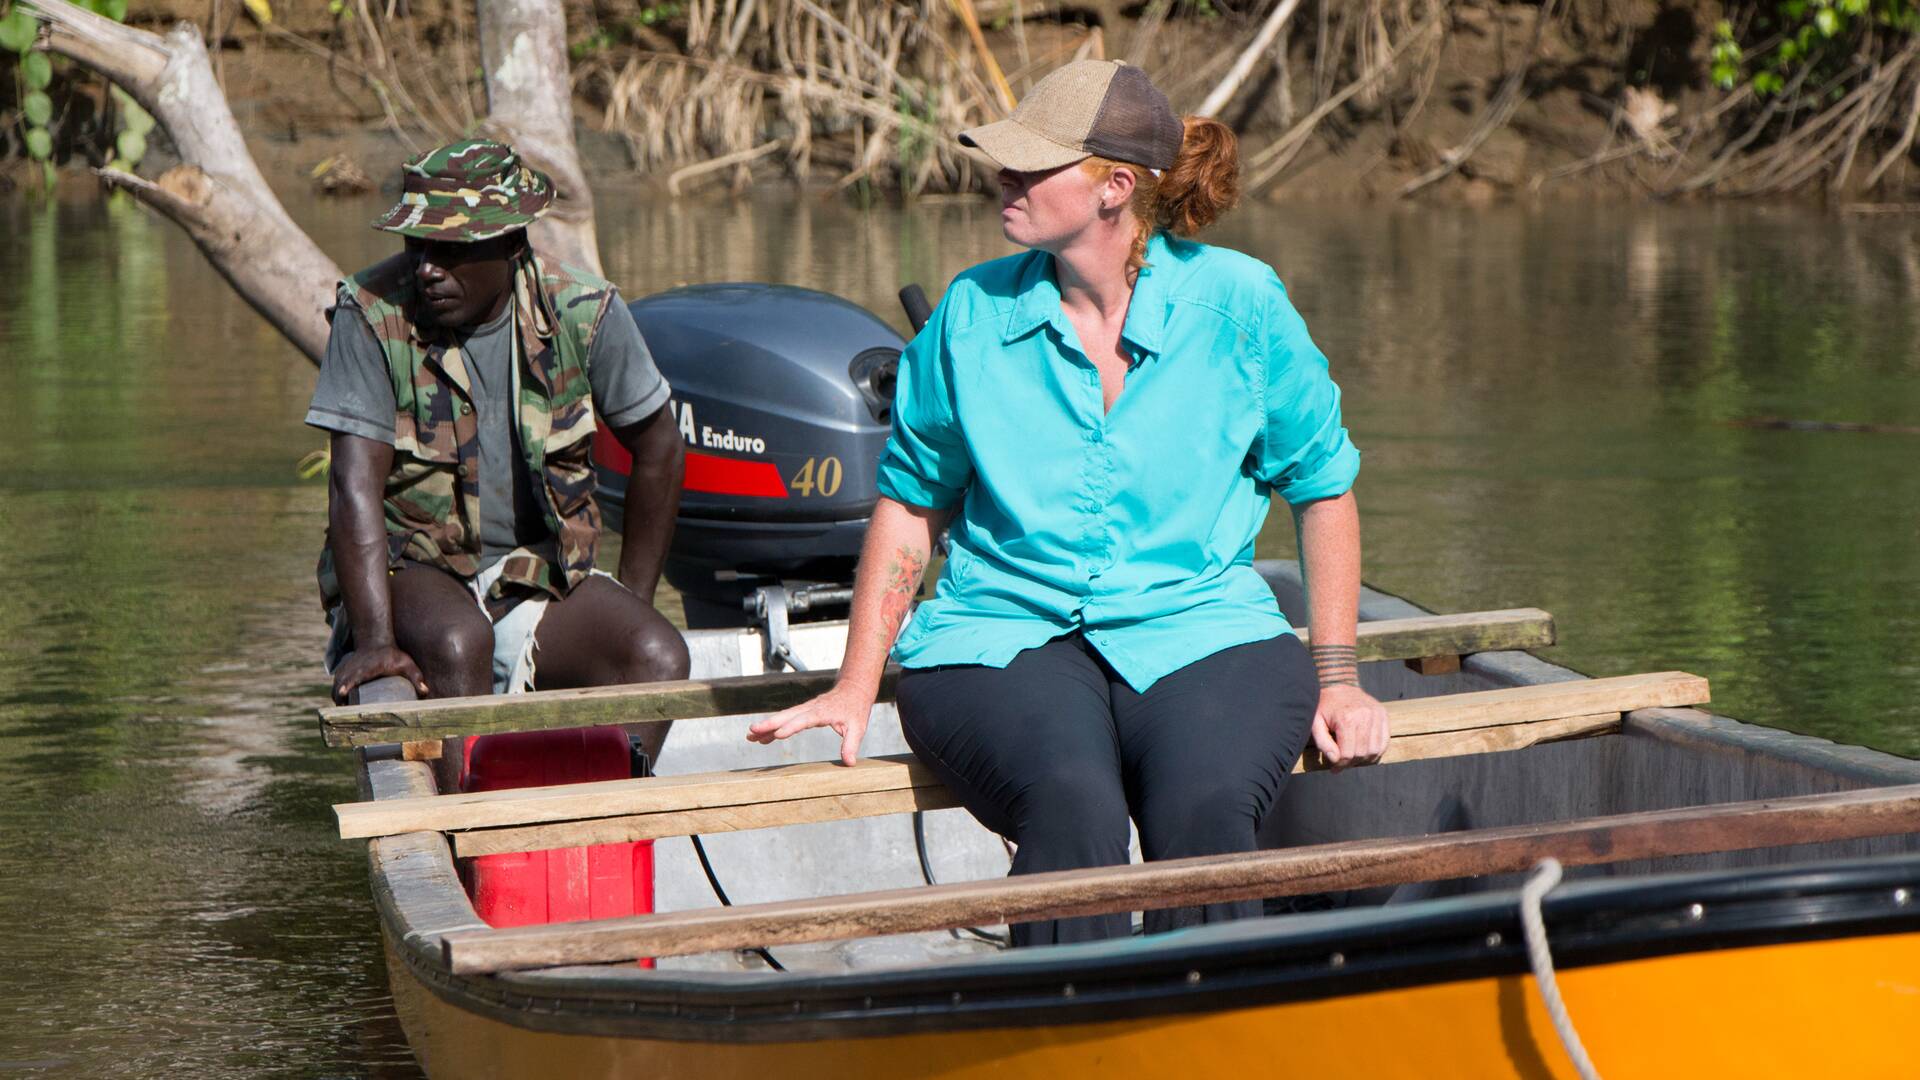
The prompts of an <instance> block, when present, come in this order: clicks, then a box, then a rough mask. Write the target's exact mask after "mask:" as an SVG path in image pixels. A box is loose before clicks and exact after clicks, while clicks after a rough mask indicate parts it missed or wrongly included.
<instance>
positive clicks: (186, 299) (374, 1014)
mask: <svg viewBox="0 0 1920 1080" xmlns="http://www.w3.org/2000/svg"><path fill="white" fill-rule="evenodd" d="M377 209H379V207H378V205H377V204H376V203H374V202H371V201H368V202H332V203H326V204H322V205H310V204H309V205H305V206H304V207H303V208H302V209H301V210H300V211H299V213H298V216H300V217H301V218H302V222H303V224H304V225H306V226H307V227H308V229H309V231H310V232H312V234H313V235H314V236H315V238H316V239H317V240H318V241H319V242H320V244H321V245H322V246H323V247H324V248H325V249H326V250H327V251H328V252H329V253H330V254H332V255H333V256H334V258H335V259H336V260H338V261H339V262H340V264H341V265H342V266H347V267H353V266H359V265H362V264H364V263H367V262H370V261H372V260H373V259H374V258H376V257H378V256H380V255H382V254H385V253H386V252H387V251H389V250H391V249H392V244H391V240H390V238H387V237H385V236H383V235H380V234H376V233H373V232H371V231H369V230H367V229H366V228H365V223H366V222H367V221H368V220H369V219H370V218H371V217H372V216H373V214H374V213H375V211H376V210H377ZM0 221H3V222H4V229H0V237H4V239H0V282H4V283H5V286H6V292H7V296H6V297H5V298H3V299H0V377H4V380H5V385H6V391H5V392H4V393H0V790H4V792H5V795H4V797H0V1075H12V1074H20V1075H71V1076H88V1077H93V1076H130V1077H162V1076H166V1077H172V1076H196V1077H216V1076H251V1075H259V1074H266V1073H271V1074H283V1073H290V1074H295V1075H316V1076H409V1075H413V1069H412V1064H411V1059H410V1057H409V1055H408V1053H407V1050H406V1047H405V1044H404V1042H403V1041H402V1039H401V1035H400V1031H399V1028H398V1025H397V1024H396V1022H395V1021H394V1019H393V1017H392V1010H391V1006H390V1002H389V1000H388V998H387V993H386V983H385V974H384V970H383V967H382V962H381V958H380V952H379V948H378V942H377V936H376V927H375V922H374V918H373V915H372V912H371V908H370V905H369V903H368V896H367V891H366V880H365V863H364V856H363V853H362V848H361V845H359V844H357V843H342V842H340V841H337V840H335V839H333V838H332V829H331V822H332V815H331V814H330V812H329V810H328V807H329V805H330V804H332V803H335V802H339V801H344V800H348V799H351V798H353V797H354V788H353V780H352V776H351V774H350V771H349V767H348V762H347V759H346V758H345V757H343V756H340V755H338V754H336V753H334V752H331V751H327V750H324V749H323V748H321V746H320V745H319V740H318V738H317V736H316V734H315V728H314V724H313V719H312V712H311V710H312V708H313V706H314V705H316V704H317V703H319V702H320V701H321V698H322V694H323V692H324V680H323V676H322V675H321V672H320V670H319V665H318V661H317V652H318V648H319V644H320V641H321V626H320V622H319V612H318V610H317V608H316V605H315V602H314V600H313V597H312V574H311V571H312V563H313V557H314V554H315V552H316V550H317V545H318V544H319V542H320V533H321V527H322V520H323V516H324V509H325V496H324V490H323V486H322V484H321V483H320V482H319V481H316V480H303V479H301V478H300V477H299V476H298V475H297V471H296V467H295V465H296V462H297V461H298V459H299V458H300V457H301V456H302V455H304V454H306V453H307V452H309V451H312V450H314V449H317V448H319V447H320V446H321V445H322V442H323V440H322V439H321V438H320V437H319V436H318V435H316V434H315V433H314V432H312V431H309V430H307V429H305V428H303V427H302V426H301V424H300V422H299V421H300V416H301V414H302V412H303V411H304V406H305V402H306V399H307V396H308V394H309V393H310V391H311V389H312V382H313V373H312V369H311V368H309V367H308V365H307V364H306V362H305V361H304V360H303V359H301V358H300V357H299V356H298V355H297V354H296V353H295V352H294V351H293V350H292V349H291V348H290V347H289V346H287V345H286V344H285V343H283V342H282V341H281V340H280V339H279V338H278V337H277V336H276V335H275V334H274V333H273V332H272V331H271V330H269V329H268V328H267V327H266V326H265V324H264V323H262V322H261V321H260V320H259V319H258V318H257V317H255V316H254V315H253V314H252V312H251V311H250V310H249V309H248V308H246V307H245V305H244V304H242V303H241V302H240V301H239V300H238V299H237V298H236V297H235V296H234V295H233V294H232V293H231V292H230V291H229V290H228V288H227V287H226V285H225V284H224V283H223V282H222V281H221V280H220V278H219V277H218V276H217V275H216V274H215V273H214V272H213V271H212V270H211V269H210V268H209V267H208V265H207V264H206V263H205V262H204V261H203V260H202V259H201V257H200V256H199V255H198V253H197V252H196V251H195V250H194V249H193V247H192V245H191V244H190V243H188V242H187V241H186V240H185V239H184V237H183V236H182V235H181V234H180V233H179V232H178V231H177V230H175V229H173V228H172V227H171V226H169V225H167V224H166V223H164V222H162V221H159V220H157V219H155V218H153V217H151V216H149V215H147V214H145V213H143V212H141V211H140V210H138V209H137V208H135V207H133V206H130V205H119V204H112V205H109V204H102V203H96V202H88V203H85V204H80V205H56V206H48V205H44V204H34V203H28V202H16V203H14V204H12V205H9V206H5V207H0ZM601 237H602V248H603V250H604V251H605V252H606V253H607V265H608V270H609V272H610V274H611V276H612V277H613V278H614V279H615V280H616V281H618V282H619V283H620V284H621V285H622V286H623V288H624V289H625V290H626V291H627V292H628V293H629V294H630V295H639V294H642V293H645V292H650V291H655V290H659V289H663V288H667V287H671V286H673V285H676V284H683V283H690V282H702V281H721V280H765V281H780V282H789V283H794V284H803V285H811V286H815V287H818V288H823V289H827V290H830V291H834V292H838V293H840V294H842V295H845V296H848V297H850V298H852V299H854V300H856V301H858V302H860V303H862V304H865V305H866V306H868V307H869V308H871V309H872V310H874V311H876V312H879V313H880V314H882V315H883V316H884V317H886V318H887V319H889V320H890V321H892V322H893V323H895V324H896V325H904V320H903V319H902V317H901V316H900V314H899V312H898V309H897V306H896V304H895V302H894V300H893V298H892V297H893V293H894V291H895V290H896V289H897V288H898V287H899V286H900V285H901V284H904V283H906V282H908V281H919V282H923V283H926V284H927V285H928V286H929V287H930V288H929V292H935V293H937V288H938V286H940V285H943V284H944V283H945V281H946V280H947V279H948V278H950V277H951V276H952V275H953V274H954V273H955V272H957V271H959V270H960V269H962V268H964V267H965V266H968V265H970V264H972V263H974V262H977V261H980V260H982V259H985V258H990V257H993V256H996V255H999V254H1002V253H1004V252H1005V251H1006V250H1007V249H1006V247H1005V245H1004V243H1003V242H1002V241H1001V239H1000V237H999V234H998V227H997V218H996V215H995V213H994V212H993V209H992V208H991V207H990V206H988V205H987V204H984V203H977V202H964V203H953V202H948V203H940V204H935V205H922V206H919V207H916V208H913V209H911V210H907V211H900V210H892V209H882V210H874V211H868V212H860V211H856V210H853V209H849V208H847V207H845V206H842V205H838V204H833V203H822V202H819V201H814V200H801V201H795V200H791V199H785V198H781V199H770V200H760V201H746V202H740V203H730V204H719V203H709V204H699V203H693V204H684V203H683V204H666V203H661V202H655V201H651V200H648V199H645V198H641V197H631V196H628V197H623V196H618V195H612V194H609V195H605V196H603V197H602V206H601ZM1213 239H1214V240H1215V241H1216V242H1219V243H1225V244H1229V245H1232V246H1236V247H1239V248H1242V249H1244V250H1247V251H1249V252H1252V253H1254V254H1256V255H1258V256H1259V257H1261V258H1263V259H1265V260H1267V261H1269V262H1271V263H1273V264H1274V265H1275V266H1276V267H1277V268H1278V269H1279V270H1280V273H1281V276H1282V277H1283V278H1284V279H1285V280H1286V281H1287V282H1288V284H1289V287H1290V290H1291V292H1292V295H1293V298H1294V302H1295V304H1296V306H1298V307H1299V308H1300V310H1301V311H1302V313H1303V314H1304V315H1305V316H1306V318H1307V321H1308V325H1309V326H1310V327H1311V328H1312V330H1313V332H1314V335H1315V337H1316V339H1317V340H1318V341H1319V342H1320V344H1321V346H1322V347H1323V348H1324V349H1325V351H1326V352H1327V353H1328V355H1329V356H1330V357H1331V358H1332V363H1333V368H1334V372H1335V376H1336V377H1337V378H1338V379H1339V380H1340V382H1341V383H1342V385H1343V387H1344V390H1345V395H1346V397H1345V401H1346V407H1347V421H1348V424H1349V426H1350V428H1351V429H1352V431H1353V433H1354V437H1355V440H1356V441H1357V442H1358V443H1359V444H1360V445H1361V446H1362V448H1363V449H1364V451H1365V466H1364V468H1363V471H1362V474H1361V480H1360V484H1359V497H1360V500H1361V507H1362V512H1363V515H1364V528H1365V533H1366V548H1367V551H1366V563H1367V570H1366V576H1367V579H1368V580H1369V582H1371V583H1372V584H1374V585H1375V586H1377V587H1380V588H1384V589H1386V590H1389V591H1392V592H1396V593H1399V594H1402V595H1405V596H1407V597H1409V598H1411V599H1414V600H1416V601H1418V602H1420V603H1422V604H1424V605H1426V606H1428V607H1431V608H1434V609H1437V610H1443V611H1444V610H1473V609H1482V608H1498V607H1515V606H1538V607H1543V608H1546V609H1548V610H1550V611H1552V612H1554V614H1555V615H1556V616H1557V618H1558V622H1559V628H1560V637H1561V641H1562V642H1563V644H1562V645H1560V646H1558V647H1556V648H1555V649H1552V650H1550V651H1548V652H1547V653H1546V655H1548V656H1549V657H1551V658H1553V659H1556V660H1558V661H1560V662H1563V663H1567V664H1570V665H1572V666H1574V667H1577V668H1580V669H1581V670H1584V671H1587V672H1589V673H1592V674H1596V675H1598V674H1619V673H1626V672H1630V671H1648V670H1662V669H1668V668H1679V669H1685V670H1689V671H1694V672H1698V673H1700V674H1703V675H1706V676H1708V677H1710V678H1711V679H1712V680H1713V684H1714V694H1715V699H1716V701H1717V703H1718V708H1719V709H1720V710H1721V711H1723V712H1726V713H1729V714H1731V715H1734V716H1738V717H1741V718H1743V719H1747V720H1751V721H1755V722H1759V723H1764V724H1772V725H1777V726H1780V727H1786V728H1791V729H1794V730H1797V731H1804V732H1809V733H1813V734H1817V735H1821V736H1825V737H1828V738H1832V739H1836V740H1841V741H1847V742H1860V743H1865V744H1868V745H1872V746H1876V747H1880V748H1883V749H1886V750H1890V751H1894V752H1897V753H1903V754H1909V755H1915V754H1920V661H1916V655H1920V615H1916V608H1920V558H1916V553H1917V552H1916V542H1917V541H1920V468H1916V465H1917V464H1920V435H1915V434H1900V433H1887V432H1882V433H1859V432H1846V431H1803V430H1777V429H1770V428H1755V427H1750V426H1742V422H1743V421H1749V420H1752V419H1754V418H1759V417H1780V418H1788V419H1794V420H1811V421H1827V422H1845V423H1865V424H1878V425H1895V426H1900V425H1904V426H1908V427H1912V426H1920V315H1917V314H1916V313H1920V217H1904V216H1896V217H1836V216H1829V215H1824V214H1818V213H1814V212H1810V211H1800V210H1779V209H1763V208H1754V207H1701V208H1665V209H1623V208H1606V209H1594V208H1550V209H1543V210H1527V209H1510V210H1491V211H1478V212H1473V211H1455V210H1432V209H1424V208H1347V209H1335V208H1326V207H1311V208H1302V209H1292V208H1272V207H1264V206H1263V207H1257V208H1251V209H1247V210H1244V211H1242V212H1240V214H1239V215H1238V216H1237V217H1235V218H1230V219H1229V221H1228V223H1227V224H1226V225H1225V226H1224V227H1223V228H1222V229H1221V230H1219V232H1218V233H1217V234H1216V235H1215V237H1213ZM1284 518H1285V515H1277V516H1276V519H1275V521H1274V523H1273V524H1272V525H1271V526H1270V527H1269V534H1268V535H1267V536H1265V537H1263V543H1262V551H1261V554H1262V555H1263V556H1288V555H1290V554H1291V552H1292V549H1293V541H1292V538H1291V535H1290V533H1289V531H1288V530H1289V529H1290V525H1289V523H1288V522H1286V521H1285V520H1284ZM669 752H671V749H670V747H669Z"/></svg>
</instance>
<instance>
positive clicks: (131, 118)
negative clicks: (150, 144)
mask: <svg viewBox="0 0 1920 1080" xmlns="http://www.w3.org/2000/svg"><path fill="white" fill-rule="evenodd" d="M120 126H121V128H123V129H125V130H127V131H131V132H133V133H134V134H136V135H145V134H147V133H148V132H150V131H152V130H153V114H152V113H150V112H148V111H147V110H145V109H143V108H141V107H140V103H139V102H137V101H135V100H133V99H132V98H128V99H127V100H126V101H125V102H124V103H122V104H121V106H120Z"/></svg>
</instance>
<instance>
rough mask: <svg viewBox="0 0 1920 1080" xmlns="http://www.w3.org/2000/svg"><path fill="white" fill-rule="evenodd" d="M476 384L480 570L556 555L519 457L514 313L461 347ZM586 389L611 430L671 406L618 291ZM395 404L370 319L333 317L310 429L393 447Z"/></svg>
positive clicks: (355, 313) (344, 313)
mask: <svg viewBox="0 0 1920 1080" xmlns="http://www.w3.org/2000/svg"><path fill="white" fill-rule="evenodd" d="M459 345H460V352H461V356H462V357H463V358H464V359H465V361H466V366H467V373H468V376H469V378H470V379H471V380H472V383H473V405H474V414H475V416H476V417H477V418H478V419H479V422H480V427H479V442H480V565H481V568H482V569H485V568H486V567H489V566H491V565H493V564H494V563H495V562H497V561H499V560H500V559H501V558H502V557H504V556H505V555H507V553H509V552H511V551H512V550H513V549H515V548H517V547H521V546H529V547H533V548H534V549H535V550H542V551H544V553H545V554H547V555H548V556H549V557H551V556H552V555H553V544H554V537H553V536H552V534H551V532H550V531H549V530H548V529H547V523H546V520H545V516H544V515H543V514H542V513H541V510H540V502H539V497H538V496H537V495H536V494H535V488H534V486H533V479H532V477H530V476H528V475H527V467H526V460H525V458H524V457H523V456H522V455H521V452H520V434H519V431H520V429H519V425H517V424H515V423H514V408H513V378H512V375H513V306H512V305H508V307H507V310H506V311H504V312H502V313H501V314H500V317H499V318H497V319H494V320H493V321H492V322H489V323H486V324H485V325H482V326H478V327H475V328H474V329H472V330H470V331H468V332H467V333H466V334H465V335H464V336H462V337H461V338H460V339H459ZM587 381H588V383H589V384H590V385H591V386H592V388H593V405H594V411H595V412H596V413H597V414H599V416H600V417H601V418H602V419H603V420H605V421H606V422H607V423H608V424H609V425H610V426H612V427H621V426H623V425H626V424H631V423H634V422H635V421H638V420H644V419H646V418H647V417H649V416H651V415H653V413H654V412H655V411H656V410H658V409H659V408H660V406H662V405H664V404H666V402H667V394H668V387H667V382H666V380H665V379H664V378H662V377H661V376H660V369H659V368H657V367H655V366H654V363H653V354H652V353H650V352H648V351H647V343H646V341H645V339H643V338H642V337H641V336H640V328H639V327H638V326H636V325H635V324H634V321H633V313H632V312H630V311H628V310H627V305H626V303H625V302H624V301H622V300H621V299H620V297H619V294H618V293H616V294H614V295H613V297H611V298H610V300H609V302H608V306H607V313H606V315H605V316H603V317H602V319H601V320H600V329H599V332H598V333H596V334H595V335H594V338H593V347H592V348H591V349H590V350H588V353H587ZM394 410H395V404H394V399H393V381H392V379H391V377H390V376H389V375H388V374H387V361H386V357H385V356H383V355H382V354H381V351H380V344H379V342H377V341H375V340H374V337H373V329H372V328H371V327H369V326H368V325H367V321H366V317H365V316H364V315H362V314H361V312H360V308H359V307H358V306H357V305H355V304H354V303H353V302H352V301H350V300H347V301H343V302H342V303H341V304H340V307H339V309H338V310H337V311H336V312H335V313H334V320H333V330H332V332H331V333H330V334H329V335H328V337H327V354H326V357H325V358H324V359H323V360H322V361H321V363H320V381H319V383H318V384H317V385H316V386H315V387H314V391H313V402H312V403H311V404H310V405H309V406H308V408H307V423H309V424H311V425H313V426H314V427H317V428H321V429H323V430H326V431H338V432H342V433H344V434H347V435H359V436H362V437H364V438H368V439H378V440H379V441H381V442H383V443H386V444H387V445H389V446H391V445H393V421H394Z"/></svg>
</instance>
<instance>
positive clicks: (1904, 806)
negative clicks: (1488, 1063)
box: [440, 784, 1920, 975]
mask: <svg viewBox="0 0 1920 1080" xmlns="http://www.w3.org/2000/svg"><path fill="white" fill-rule="evenodd" d="M1915 832H1920V784H1915V785H1908V786H1903V787H1888V788H1867V789H1863V790H1857V791H1843V792H1837V793H1831V794H1823V795H1803V796H1798V797H1795V798H1784V799H1767V800H1757V801H1753V802H1741V803H1724V804H1719V805H1712V806H1694V807H1683V808H1680V809H1676V810H1657V811H1646V812H1640V813H1632V814H1617V815H1612V816H1608V817H1596V818H1586V819H1583V820H1577V821H1563V822H1552V823H1548V824H1543V825H1519V826H1511V827H1506V828H1496V829H1477V830H1467V831H1461V832H1454V833H1440V834H1436V835H1431V836H1418V837H1396V838H1388V839H1380V840H1362V841H1349V842H1344V843H1336V844H1321V845H1315V846H1310V847H1299V848H1287V849H1281V850H1276V851H1258V852H1251V853H1247V854H1241V855H1216V856H1207V857H1202V858H1193V859H1169V860H1165V861H1162V862H1154V863H1144V864H1139V865H1133V866H1124V867H1099V868H1096V869H1090V870H1068V871H1059V872H1054V873H1045V874H1029V875H1023V876H1021V877H1018V878H1007V879H999V880H993V881H969V882H960V883H956V884H952V885H933V886H925V887H921V888H912V889H893V890H888V891H884V892H870V893H858V894H853V895H843V896H825V897H818V898H814V899H807V900H794V901H781V902H776V903H767V904H751V905H741V906H736V907H727V908H704V909H699V910H694V911H679V912H671V913H667V914H661V915H637V916H629V917H625V918H616V919H601V920H593V921H588V922H576V923H564V924H555V925H547V926H526V927H516V928H512V929H502V930H458V931H454V932H452V933H449V934H446V935H444V936H443V937H442V938H441V939H440V944H441V950H442V956H443V958H444V959H445V961H446V963H447V965H448V967H449V968H450V969H451V970H452V971H453V973H454V974H456V975H471V974H484V973H489V972H497V971H512V970H522V969H527V968H540V967H555V966H560V965H566V964H597V963H616V962H625V961H631V960H634V959H637V958H639V957H643V956H680V955H687V954H691V953H701V952H716V951H721V950H727V949H740V948H749V947H753V946H769V945H792V944H798V943H801V942H810V941H834V940H841V939H846V938H857V937H874V936H879V935H883V934H906V933H917V932H924V931H938V930H946V929H952V928H957V927H963V926H990V925H994V924H998V923H1003V922H1015V921H1024V920H1030V919H1041V918H1060V917H1064V916H1072V915H1096V914H1105V913H1109V912H1118V911H1138V910H1143V909H1153V908H1160V907H1169V906H1175V905H1185V904H1211V903H1225V902H1228V901H1234V900H1251V899H1258V898H1263V897H1269V896H1286V895H1292V894H1298V893H1313V892H1326V891H1330V890H1339V889H1356V888H1370V887H1375V886H1383V885H1402V884H1408V883H1412V882H1418V881H1443V880H1449V879H1454V878H1465V877H1479V876H1483V875H1487V874H1500V873H1515V872H1520V871H1524V870H1527V869H1529V868H1531V867H1532V866H1533V865H1535V864H1536V863H1537V862H1538V861H1539V860H1540V859H1543V858H1546V857H1549V856H1551V857H1553V858H1556V859H1558V860H1560V861H1561V862H1562V863H1563V864H1566V865H1569V866H1584V865H1589V864H1595V863H1608V862H1622V861H1627V860H1632V859H1648V858H1664V857H1669V856H1675V855H1698V854H1706V853H1710V852H1721V851H1739V850H1745V849H1749V848H1762V847H1778V846H1785V845H1790V844H1807V843H1824V842H1830V841H1836V840H1856V839H1863V838H1867V837H1875V836H1895V835H1903V834H1907V833H1915Z"/></svg>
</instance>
